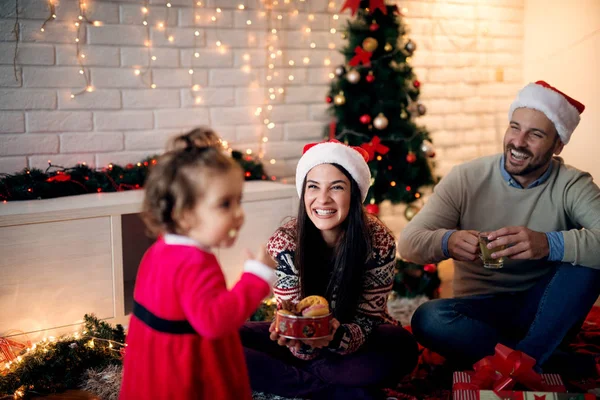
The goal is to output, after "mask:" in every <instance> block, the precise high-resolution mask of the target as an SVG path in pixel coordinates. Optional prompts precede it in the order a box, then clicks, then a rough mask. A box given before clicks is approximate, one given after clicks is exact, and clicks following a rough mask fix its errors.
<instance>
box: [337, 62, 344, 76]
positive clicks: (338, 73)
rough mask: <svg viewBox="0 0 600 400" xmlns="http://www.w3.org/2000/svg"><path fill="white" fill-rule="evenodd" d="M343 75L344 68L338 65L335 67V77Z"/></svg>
mask: <svg viewBox="0 0 600 400" xmlns="http://www.w3.org/2000/svg"><path fill="white" fill-rule="evenodd" d="M345 73H346V68H344V66H343V65H340V66H339V67H336V69H335V75H336V76H338V77H341V76H342V75H344V74H345Z"/></svg>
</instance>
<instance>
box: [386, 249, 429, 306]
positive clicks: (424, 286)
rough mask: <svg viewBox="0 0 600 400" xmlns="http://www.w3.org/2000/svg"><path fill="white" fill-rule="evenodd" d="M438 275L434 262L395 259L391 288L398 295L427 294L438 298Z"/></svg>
mask: <svg viewBox="0 0 600 400" xmlns="http://www.w3.org/2000/svg"><path fill="white" fill-rule="evenodd" d="M440 284H441V280H440V276H439V273H438V269H437V265H436V264H426V265H419V264H414V263H411V262H407V261H404V260H401V259H397V260H396V275H395V276H394V284H393V287H392V290H393V291H394V292H395V293H396V295H397V296H399V297H407V298H414V297H417V296H423V295H425V296H427V297H428V298H430V299H435V298H438V297H439V295H440V293H439V291H440Z"/></svg>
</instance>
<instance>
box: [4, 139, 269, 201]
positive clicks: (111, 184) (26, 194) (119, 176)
mask: <svg viewBox="0 0 600 400" xmlns="http://www.w3.org/2000/svg"><path fill="white" fill-rule="evenodd" d="M231 156H232V157H233V159H235V160H236V161H237V162H238V163H239V164H240V166H241V167H242V169H243V170H244V176H245V179H246V180H259V179H263V180H264V179H267V176H266V174H265V172H264V169H263V165H262V163H261V162H260V160H259V159H257V158H255V157H252V156H249V155H243V154H242V153H241V152H239V151H235V150H234V151H233V152H232V153H231ZM156 158H157V156H152V157H147V158H145V159H143V160H142V161H140V162H138V163H136V164H127V165H126V166H124V167H123V166H120V165H117V164H108V166H107V167H105V168H101V169H92V168H90V167H88V166H87V165H84V164H78V165H76V166H75V167H71V168H64V167H60V166H55V165H52V164H49V166H48V168H46V170H45V171H42V170H40V169H28V168H25V169H24V170H23V171H21V172H20V173H16V174H0V201H4V202H7V201H13V200H36V199H38V200H41V199H51V198H56V197H63V196H74V195H79V194H87V193H102V192H121V191H125V190H135V189H140V188H141V187H142V186H143V185H144V181H145V180H146V176H147V175H148V170H149V168H151V167H152V165H154V164H156Z"/></svg>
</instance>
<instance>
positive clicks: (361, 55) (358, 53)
mask: <svg viewBox="0 0 600 400" xmlns="http://www.w3.org/2000/svg"><path fill="white" fill-rule="evenodd" d="M354 54H355V56H354V57H352V59H351V60H350V62H349V63H348V65H350V66H351V67H356V66H357V65H358V64H362V65H364V66H365V67H368V66H370V65H371V56H372V55H373V52H371V51H366V50H365V49H363V48H362V47H360V46H356V47H355V48H354Z"/></svg>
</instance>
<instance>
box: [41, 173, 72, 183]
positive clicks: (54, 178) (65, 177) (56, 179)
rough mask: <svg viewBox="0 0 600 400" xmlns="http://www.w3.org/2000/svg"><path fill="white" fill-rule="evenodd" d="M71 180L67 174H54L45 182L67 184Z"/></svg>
mask: <svg viewBox="0 0 600 400" xmlns="http://www.w3.org/2000/svg"><path fill="white" fill-rule="evenodd" d="M70 180H71V175H69V174H56V175H54V176H51V177H50V178H48V179H46V182H67V181H70Z"/></svg>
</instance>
